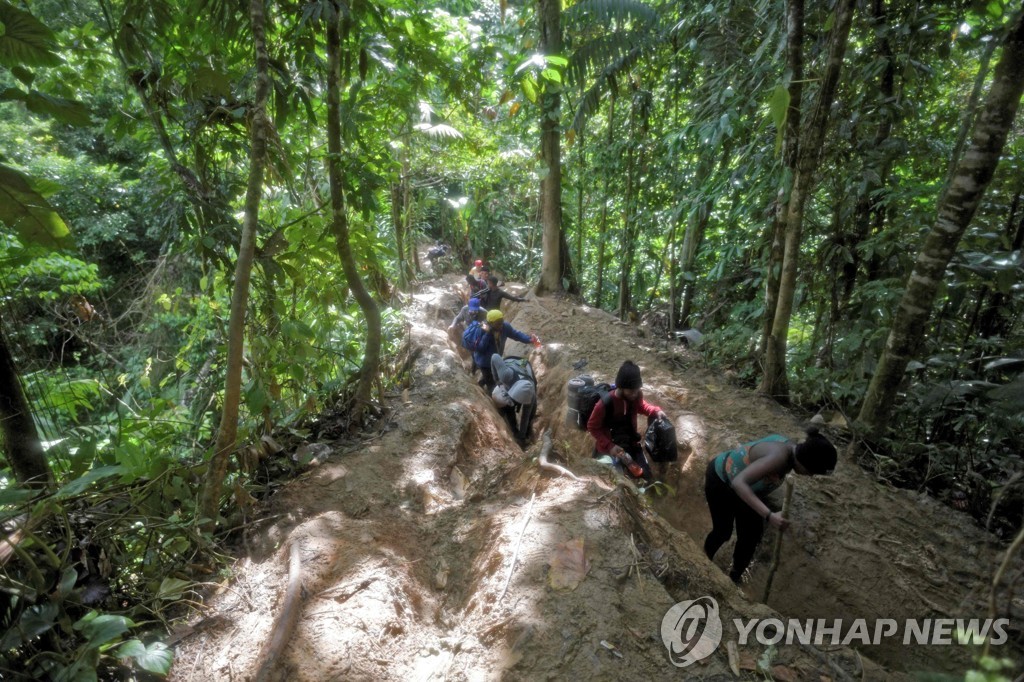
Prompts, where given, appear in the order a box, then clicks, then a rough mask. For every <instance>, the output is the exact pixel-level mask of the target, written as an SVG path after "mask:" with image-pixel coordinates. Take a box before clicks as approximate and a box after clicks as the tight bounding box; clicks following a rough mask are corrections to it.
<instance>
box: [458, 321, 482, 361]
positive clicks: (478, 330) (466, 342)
mask: <svg viewBox="0 0 1024 682" xmlns="http://www.w3.org/2000/svg"><path fill="white" fill-rule="evenodd" d="M486 337H487V330H486V329H484V328H483V325H481V324H480V320H473V321H472V322H470V323H469V325H468V326H467V327H466V331H464V332H462V347H463V348H465V349H466V350H468V351H470V352H473V353H475V352H477V351H478V350H480V347H481V346H483V343H484V339H485V338H486Z"/></svg>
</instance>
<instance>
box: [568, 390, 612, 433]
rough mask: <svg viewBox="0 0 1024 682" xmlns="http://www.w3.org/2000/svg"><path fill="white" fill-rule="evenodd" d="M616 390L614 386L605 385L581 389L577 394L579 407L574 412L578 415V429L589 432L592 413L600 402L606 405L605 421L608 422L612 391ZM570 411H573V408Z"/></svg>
mask: <svg viewBox="0 0 1024 682" xmlns="http://www.w3.org/2000/svg"><path fill="white" fill-rule="evenodd" d="M614 390H615V385H614V384H605V383H600V384H593V385H586V386H583V387H582V388H580V389H579V391H578V392H577V394H576V397H577V404H578V407H577V408H576V410H574V411H575V413H576V415H575V417H576V428H578V429H579V430H580V431H586V430H587V422H588V421H590V413H591V412H593V411H594V408H595V407H597V404H598V403H599V402H600V403H602V404H604V413H605V421H607V415H608V411H609V410H610V409H611V404H612V391H614ZM569 409H570V411H573V410H572V407H571V406H570V408H569ZM570 413H571V412H570Z"/></svg>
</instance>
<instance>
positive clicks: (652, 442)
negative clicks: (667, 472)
mask: <svg viewBox="0 0 1024 682" xmlns="http://www.w3.org/2000/svg"><path fill="white" fill-rule="evenodd" d="M644 448H645V449H646V450H647V454H648V455H649V456H650V458H651V460H653V461H655V462H674V461H676V458H677V457H678V454H679V451H678V450H677V449H676V428H675V427H674V426H672V422H670V421H669V420H668V419H655V420H653V421H652V422H651V423H650V424H648V425H647V433H646V434H644Z"/></svg>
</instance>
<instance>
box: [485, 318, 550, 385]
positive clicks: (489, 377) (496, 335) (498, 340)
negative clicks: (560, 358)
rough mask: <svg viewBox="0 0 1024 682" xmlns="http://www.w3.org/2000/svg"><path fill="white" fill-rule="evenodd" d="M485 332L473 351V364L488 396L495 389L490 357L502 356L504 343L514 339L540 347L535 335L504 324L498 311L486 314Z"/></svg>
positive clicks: (503, 319)
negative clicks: (478, 372) (478, 371)
mask: <svg viewBox="0 0 1024 682" xmlns="http://www.w3.org/2000/svg"><path fill="white" fill-rule="evenodd" d="M484 331H485V332H486V333H485V334H484V335H483V336H482V337H481V339H480V342H479V344H478V345H477V346H476V347H475V348H474V349H473V362H475V363H476V367H477V369H479V370H480V374H481V375H482V376H481V377H480V381H479V382H478V383H479V384H480V385H481V386H482V387H483V388H484V390H486V391H487V393H488V394H490V393H491V392H492V391H493V390H494V387H495V381H494V375H493V373H492V372H491V356H492V355H494V354H495V353H497V354H498V355H502V354H504V352H505V342H506V341H507V340H508V339H514V340H515V341H519V342H520V343H532V344H533V345H534V346H539V345H540V339H538V338H537V335H536V334H527V333H525V332H521V331H519V330H518V329H516V328H515V327H513V326H512V325H511V324H508V323H507V322H505V315H504V314H502V312H501V311H500V310H490V311H488V312H487V323H486V324H485V325H484Z"/></svg>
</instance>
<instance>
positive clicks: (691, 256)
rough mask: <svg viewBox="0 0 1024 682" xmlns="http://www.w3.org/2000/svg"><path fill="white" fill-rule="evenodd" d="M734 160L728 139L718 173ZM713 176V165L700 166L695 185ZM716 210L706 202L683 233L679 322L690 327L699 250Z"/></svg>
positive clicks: (723, 148) (702, 184) (709, 201)
mask: <svg viewBox="0 0 1024 682" xmlns="http://www.w3.org/2000/svg"><path fill="white" fill-rule="evenodd" d="M731 158H732V139H731V138H728V139H726V140H725V141H724V142H723V143H722V155H721V157H719V159H718V172H719V173H724V172H725V171H726V169H728V167H729V160H730V159H731ZM711 175H712V168H711V164H710V163H708V164H703V163H702V164H700V165H698V167H697V178H696V182H695V183H694V184H695V186H697V187H703V186H704V183H706V182H708V180H709V179H710V178H711ZM714 208H715V202H714V201H712V200H711V199H707V200H706V201H704V202H703V203H702V204H701V205H700V206H699V207H698V209H697V212H696V215H692V216H690V217H689V218H688V219H687V221H686V230H685V232H684V233H683V246H682V254H681V256H680V261H681V262H680V269H681V271H682V272H683V274H684V282H683V285H682V286H681V287H680V288H681V289H682V291H683V305H682V311H681V313H680V315H679V322H680V323H682V324H684V325H690V314H691V310H692V308H693V296H694V294H695V291H696V281H697V277H696V273H695V272H694V264H695V263H696V262H697V250H698V249H699V248H700V244H701V242H702V241H704V232H705V230H707V227H708V221H709V220H710V219H711V211H712V210H714Z"/></svg>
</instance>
